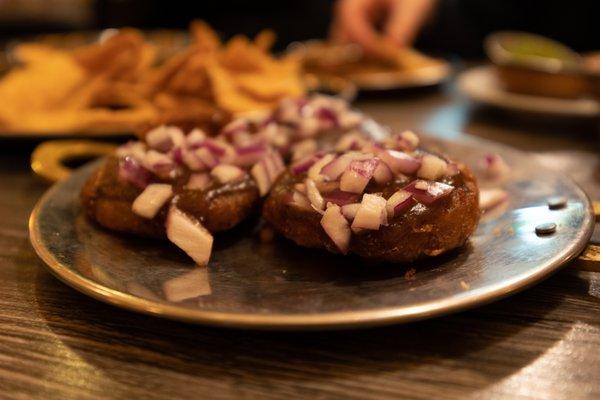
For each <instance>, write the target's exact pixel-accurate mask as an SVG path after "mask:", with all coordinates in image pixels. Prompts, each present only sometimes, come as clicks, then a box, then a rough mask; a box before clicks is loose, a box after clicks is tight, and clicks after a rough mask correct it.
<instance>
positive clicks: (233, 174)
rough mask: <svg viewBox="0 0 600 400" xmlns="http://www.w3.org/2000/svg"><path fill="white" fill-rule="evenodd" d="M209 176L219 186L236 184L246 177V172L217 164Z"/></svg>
mask: <svg viewBox="0 0 600 400" xmlns="http://www.w3.org/2000/svg"><path fill="white" fill-rule="evenodd" d="M210 174H211V175H212V176H213V177H214V178H215V179H216V180H217V181H219V183H221V184H225V183H231V182H237V181H239V180H242V179H243V178H244V177H245V176H246V171H244V170H243V169H241V168H239V167H236V166H235V165H229V164H219V165H217V166H216V167H214V168H213V169H212V170H211V171H210Z"/></svg>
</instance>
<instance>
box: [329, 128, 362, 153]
mask: <svg viewBox="0 0 600 400" xmlns="http://www.w3.org/2000/svg"><path fill="white" fill-rule="evenodd" d="M365 142H366V140H365V138H364V137H363V135H361V134H360V133H359V132H350V133H346V134H345V135H343V136H342V137H341V138H340V139H339V140H338V141H337V143H336V145H335V150H336V151H340V152H341V151H348V150H358V149H360V148H362V146H363V145H364V144H365Z"/></svg>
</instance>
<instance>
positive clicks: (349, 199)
mask: <svg viewBox="0 0 600 400" xmlns="http://www.w3.org/2000/svg"><path fill="white" fill-rule="evenodd" d="M359 198H360V194H357V193H350V192H344V191H342V190H339V189H335V190H333V191H331V192H327V193H323V199H324V200H325V204H327V203H333V204H337V205H338V206H344V205H346V204H350V203H355V202H356V201H358V199H359Z"/></svg>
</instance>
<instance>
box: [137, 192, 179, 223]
mask: <svg viewBox="0 0 600 400" xmlns="http://www.w3.org/2000/svg"><path fill="white" fill-rule="evenodd" d="M171 197H173V187H172V186H171V185H169V184H165V183H152V184H150V185H148V186H146V188H145V189H144V191H143V192H142V193H140V195H139V196H138V197H136V199H135V200H134V201H133V204H132V205H131V210H132V211H133V212H134V213H135V214H137V215H139V216H140V217H144V218H147V219H152V218H154V217H155V216H156V214H157V213H158V211H160V209H161V208H162V207H163V206H164V205H165V203H166V202H167V201H168V200H169V199H170V198H171Z"/></svg>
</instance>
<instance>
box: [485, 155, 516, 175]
mask: <svg viewBox="0 0 600 400" xmlns="http://www.w3.org/2000/svg"><path fill="white" fill-rule="evenodd" d="M481 164H482V169H483V172H484V175H485V177H486V178H489V179H503V178H504V177H506V176H507V175H508V174H509V173H510V167H509V166H508V164H506V162H505V161H504V159H503V158H502V157H501V156H500V155H498V154H486V155H485V157H484V158H483V160H482V162H481Z"/></svg>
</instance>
